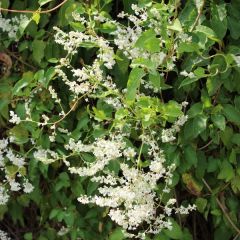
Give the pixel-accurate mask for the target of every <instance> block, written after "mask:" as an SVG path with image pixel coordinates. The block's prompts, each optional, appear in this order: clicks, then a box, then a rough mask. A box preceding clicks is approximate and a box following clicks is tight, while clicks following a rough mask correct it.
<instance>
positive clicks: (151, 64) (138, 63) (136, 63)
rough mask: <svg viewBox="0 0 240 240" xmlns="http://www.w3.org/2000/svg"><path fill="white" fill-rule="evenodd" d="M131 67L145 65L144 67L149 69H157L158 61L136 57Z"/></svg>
mask: <svg viewBox="0 0 240 240" xmlns="http://www.w3.org/2000/svg"><path fill="white" fill-rule="evenodd" d="M131 67H132V68H135V67H143V68H147V69H149V70H150V71H155V70H156V68H157V63H156V62H153V61H151V60H150V59H145V58H136V59H133V61H132V63H131Z"/></svg>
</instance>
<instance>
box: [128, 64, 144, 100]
mask: <svg viewBox="0 0 240 240" xmlns="http://www.w3.org/2000/svg"><path fill="white" fill-rule="evenodd" d="M144 76H145V72H144V70H143V69H142V68H134V69H132V71H131V72H130V75H129V79H128V82H127V93H126V100H127V101H128V102H129V103H131V102H133V101H134V100H135V97H136V94H137V90H138V88H139V87H140V83H141V79H142V78H143V77H144Z"/></svg>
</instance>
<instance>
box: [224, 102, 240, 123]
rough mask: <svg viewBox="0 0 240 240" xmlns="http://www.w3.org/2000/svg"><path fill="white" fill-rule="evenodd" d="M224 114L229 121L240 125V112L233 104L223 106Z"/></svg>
mask: <svg viewBox="0 0 240 240" xmlns="http://www.w3.org/2000/svg"><path fill="white" fill-rule="evenodd" d="M223 113H224V115H225V117H226V118H227V120H228V121H230V122H233V123H235V124H237V125H240V111H238V110H237V109H236V108H235V107H234V106H232V105H231V104H224V105H223Z"/></svg>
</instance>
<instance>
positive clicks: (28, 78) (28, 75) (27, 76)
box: [12, 72, 33, 96]
mask: <svg viewBox="0 0 240 240" xmlns="http://www.w3.org/2000/svg"><path fill="white" fill-rule="evenodd" d="M32 81H33V73H32V72H25V73H23V76H22V79H20V80H19V81H18V82H17V83H16V84H15V86H14V87H13V89H12V93H13V95H17V96H21V95H22V92H21V90H22V89H23V88H25V87H26V86H28V85H29V84H30V83H31V82H32Z"/></svg>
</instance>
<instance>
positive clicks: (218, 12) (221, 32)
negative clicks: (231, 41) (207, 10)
mask: <svg viewBox="0 0 240 240" xmlns="http://www.w3.org/2000/svg"><path fill="white" fill-rule="evenodd" d="M210 23H211V27H212V29H213V30H214V32H215V33H216V35H217V36H218V38H220V39H222V38H223V37H224V36H225V34H226V31H227V11H226V4H215V3H214V4H212V5H211V20H210Z"/></svg>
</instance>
